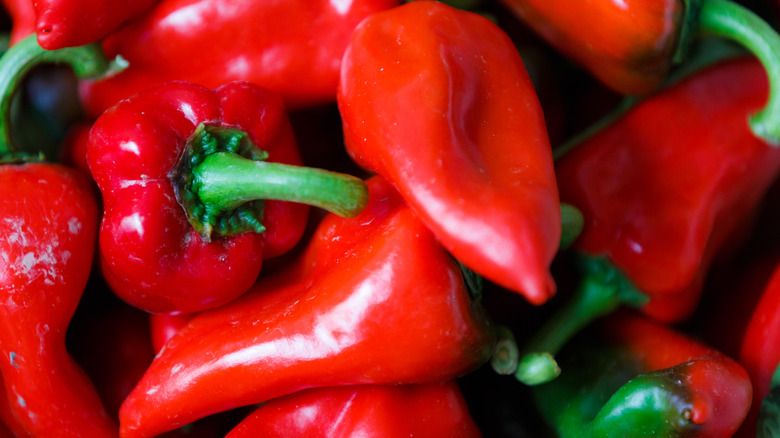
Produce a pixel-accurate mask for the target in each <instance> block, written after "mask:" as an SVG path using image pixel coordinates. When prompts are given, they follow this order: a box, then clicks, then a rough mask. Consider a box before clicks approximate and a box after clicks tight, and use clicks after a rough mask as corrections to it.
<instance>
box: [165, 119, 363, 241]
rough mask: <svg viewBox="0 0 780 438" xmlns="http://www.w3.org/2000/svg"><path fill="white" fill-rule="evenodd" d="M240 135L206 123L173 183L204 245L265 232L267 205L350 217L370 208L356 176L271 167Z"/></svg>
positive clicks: (280, 165)
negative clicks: (294, 205)
mask: <svg viewBox="0 0 780 438" xmlns="http://www.w3.org/2000/svg"><path fill="white" fill-rule="evenodd" d="M267 156H268V154H267V153H265V152H264V151H261V150H259V149H257V147H256V146H255V145H254V144H253V143H252V141H251V140H250V139H249V136H248V135H247V134H246V133H245V132H243V131H241V130H238V129H232V128H224V127H219V126H213V125H207V124H204V123H201V124H200V125H199V126H198V127H197V129H196V130H195V133H194V134H193V135H192V136H191V137H190V140H189V141H188V143H187V146H186V148H185V152H184V154H183V155H182V158H181V160H180V162H179V165H178V166H176V167H175V168H174V169H173V171H172V172H171V174H170V175H169V177H170V178H171V180H172V181H173V183H174V187H175V189H176V197H177V199H178V201H179V203H180V204H181V205H182V207H184V210H185V212H186V213H187V217H188V219H189V221H190V224H191V225H192V226H193V227H194V228H195V230H197V231H198V233H199V234H200V235H201V237H202V238H203V239H204V241H206V242H208V241H210V240H211V235H212V233H217V234H218V235H220V236H229V235H235V234H240V233H245V232H258V233H259V232H263V231H264V230H265V227H263V225H262V223H261V219H262V206H263V204H262V201H263V200H276V201H288V202H297V203H302V204H308V205H311V206H315V207H319V208H323V209H325V210H327V211H329V212H331V213H334V214H337V215H339V216H344V217H354V216H357V215H358V214H359V213H360V212H361V211H363V208H365V206H366V204H368V187H367V186H366V183H365V182H364V181H363V180H362V179H360V178H357V177H355V176H352V175H347V174H342V173H336V172H331V171H328V170H323V169H316V168H311V167H304V166H295V165H289V164H283V163H272V162H268V161H265V160H266V159H267Z"/></svg>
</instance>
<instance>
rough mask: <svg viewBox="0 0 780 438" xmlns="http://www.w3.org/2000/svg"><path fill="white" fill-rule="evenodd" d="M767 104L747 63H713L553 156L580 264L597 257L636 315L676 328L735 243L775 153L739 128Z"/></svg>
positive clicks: (778, 161) (753, 64)
mask: <svg viewBox="0 0 780 438" xmlns="http://www.w3.org/2000/svg"><path fill="white" fill-rule="evenodd" d="M766 98H767V82H766V76H765V74H764V71H763V69H762V67H761V65H760V64H759V63H758V62H757V61H756V60H754V59H752V58H740V59H737V60H732V61H726V62H722V63H720V64H718V65H716V66H713V67H710V68H708V69H706V70H704V71H701V72H698V73H697V74H695V75H693V76H691V77H689V78H687V79H685V80H684V81H682V82H680V83H679V84H677V85H675V86H673V87H671V88H668V89H666V90H665V91H663V92H661V93H658V94H656V95H654V96H652V97H650V98H648V99H646V100H644V101H643V102H641V103H640V104H638V105H637V106H635V107H634V108H632V109H631V110H630V111H629V112H628V113H626V114H625V115H623V116H622V117H621V118H620V119H618V120H616V121H615V122H614V123H613V124H611V125H610V126H608V127H606V128H605V129H603V130H602V131H600V132H598V133H597V134H596V135H594V136H593V137H591V138H589V139H587V140H586V141H584V142H583V143H582V144H579V145H578V146H577V147H576V148H574V149H573V150H571V151H570V152H568V153H567V154H566V155H564V156H563V157H562V158H561V159H560V160H559V161H558V162H557V166H556V171H557V174H558V184H559V189H560V193H561V199H562V200H563V201H564V202H568V203H570V204H572V205H574V206H576V207H577V208H579V209H580V210H581V211H582V213H583V216H584V217H585V227H584V229H583V232H582V234H581V236H580V238H579V239H578V241H577V242H576V246H577V248H578V249H579V250H581V251H582V252H584V253H586V254H588V255H593V256H605V257H607V258H608V259H609V260H610V261H611V262H612V263H613V264H614V266H615V267H617V268H618V269H619V270H621V271H622V272H623V273H625V274H626V276H627V277H628V278H629V279H630V280H631V281H632V282H633V283H634V285H635V286H636V287H637V288H638V289H639V290H641V291H642V292H644V293H646V294H647V295H649V297H650V302H649V303H648V304H646V305H645V306H643V308H642V309H643V311H644V312H646V313H647V314H648V315H651V316H653V317H654V318H657V319H660V320H663V321H681V320H683V319H685V318H687V317H688V316H690V314H691V313H692V312H693V310H694V309H695V308H696V305H697V304H698V302H699V297H700V295H701V286H702V281H703V280H704V276H705V274H706V272H707V269H708V268H709V266H710V264H711V263H712V262H713V260H714V259H715V258H716V257H717V255H718V253H719V252H720V251H724V250H726V249H727V248H728V247H729V245H731V244H733V243H734V242H735V239H737V238H739V237H740V234H744V233H742V232H741V231H740V230H742V229H744V228H742V227H744V226H745V225H746V224H748V221H749V220H750V219H751V217H752V214H753V212H754V211H755V208H756V206H757V205H758V203H759V201H760V200H761V197H762V195H763V194H764V193H765V192H766V190H767V189H768V187H769V186H770V184H771V183H772V181H774V180H775V178H777V175H778V172H780V148H775V147H771V146H769V145H768V144H766V143H765V142H764V141H762V140H760V139H758V138H757V137H755V136H754V135H753V133H752V132H751V131H750V129H749V127H748V123H747V120H748V117H749V115H750V114H752V113H753V111H754V110H755V109H756V108H759V107H760V106H761V105H763V104H764V102H765V101H766Z"/></svg>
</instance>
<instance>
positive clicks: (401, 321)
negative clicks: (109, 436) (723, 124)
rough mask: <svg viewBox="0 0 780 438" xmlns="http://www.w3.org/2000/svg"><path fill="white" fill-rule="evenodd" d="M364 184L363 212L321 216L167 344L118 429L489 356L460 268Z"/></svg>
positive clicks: (151, 427) (391, 199) (429, 375)
mask: <svg viewBox="0 0 780 438" xmlns="http://www.w3.org/2000/svg"><path fill="white" fill-rule="evenodd" d="M368 185H369V189H370V199H371V201H370V203H369V205H368V206H367V207H366V209H365V210H364V211H363V213H362V214H361V215H360V216H358V217H356V218H353V219H344V218H341V217H337V216H335V215H329V216H327V217H326V218H325V219H324V220H323V222H321V223H320V225H319V227H318V229H317V231H316V232H315V235H314V236H313V237H312V239H311V241H310V243H309V245H308V246H307V247H306V250H305V251H304V253H303V254H302V255H301V256H300V257H299V258H298V259H297V260H296V261H295V262H294V263H293V264H292V265H290V266H288V267H286V268H285V269H282V270H279V271H276V272H274V273H272V274H270V275H268V276H265V277H263V278H261V279H260V280H259V281H258V282H257V283H256V284H255V285H254V286H253V288H252V290H251V291H250V292H248V293H247V294H245V295H244V296H243V297H241V298H239V299H238V300H236V301H235V302H233V303H230V304H228V305H226V306H223V307H221V308H218V309H213V310H208V311H204V312H201V313H199V314H198V315H196V316H195V317H194V318H193V319H192V320H191V321H190V322H189V324H188V325H187V326H185V327H183V328H182V329H180V330H179V331H178V332H177V333H176V334H175V335H174V336H173V337H172V338H171V339H170V340H169V341H168V343H167V344H165V347H164V348H163V349H162V351H160V353H159V354H158V355H157V357H156V358H155V360H154V362H152V364H151V366H150V367H149V369H148V370H147V372H146V374H145V375H144V377H143V378H142V379H141V381H140V382H139V383H138V385H137V386H136V387H135V388H134V389H133V392H132V393H131V394H130V395H129V396H128V397H127V399H126V400H125V402H124V403H123V405H122V407H121V409H120V413H119V418H120V430H121V433H122V436H124V437H127V438H130V437H150V436H155V435H157V434H159V433H161V432H164V431H166V430H171V429H174V428H176V427H179V426H182V425H184V424H187V423H190V422H192V421H194V420H197V419H199V418H202V417H205V416H207V415H210V414H213V413H216V412H222V411H225V410H228V409H232V408H235V407H239V406H248V405H252V404H255V403H260V402H265V401H268V400H270V399H273V398H276V397H280V396H284V395H288V394H292V393H294V392H297V391H300V390H303V389H307V388H315V387H326V386H345V385H358V384H360V385H362V384H378V385H380V384H381V385H396V384H416V383H435V382H444V381H448V380H451V379H453V378H456V377H459V376H462V375H464V374H466V373H468V372H471V371H473V370H474V369H476V368H477V367H479V366H480V365H482V364H483V363H485V362H486V361H487V360H488V359H489V357H490V355H491V354H492V351H493V334H492V328H491V325H490V323H489V321H488V320H487V318H486V316H485V314H484V313H483V310H482V308H481V306H480V305H479V303H477V302H474V301H472V300H471V298H470V296H469V291H468V289H467V286H466V284H465V282H464V278H463V274H462V272H461V269H460V268H459V266H458V265H457V263H456V262H455V261H454V260H452V258H451V257H450V256H449V255H448V254H447V253H446V251H444V249H443V248H442V247H441V246H440V245H439V244H438V242H437V241H436V239H435V238H434V237H433V235H432V234H431V233H430V231H428V229H427V228H426V227H425V225H424V224H423V223H422V222H420V220H419V219H418V218H417V217H416V216H415V215H414V213H413V212H412V211H411V210H410V209H409V208H408V207H407V206H405V205H404V204H403V203H402V201H401V200H400V198H399V197H398V195H397V194H396V193H394V190H393V189H392V187H390V186H389V185H388V184H387V182H385V181H383V180H382V179H381V177H375V178H372V179H371V180H369V181H368Z"/></svg>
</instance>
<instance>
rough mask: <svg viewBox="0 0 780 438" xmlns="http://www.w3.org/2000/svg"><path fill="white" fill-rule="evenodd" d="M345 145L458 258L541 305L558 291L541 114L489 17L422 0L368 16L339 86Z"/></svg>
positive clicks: (552, 186)
mask: <svg viewBox="0 0 780 438" xmlns="http://www.w3.org/2000/svg"><path fill="white" fill-rule="evenodd" d="M338 105H339V110H340V112H341V114H342V118H343V124H344V135H345V142H346V146H347V149H348V151H349V153H350V155H351V156H352V157H353V158H354V159H355V161H356V162H357V163H358V164H360V165H361V166H363V167H365V168H367V169H370V170H372V171H374V172H376V173H379V174H380V175H383V176H384V177H385V178H387V179H388V180H389V181H390V182H391V183H392V184H393V185H394V186H395V187H396V188H397V189H398V190H399V192H400V193H401V194H402V196H403V197H404V199H405V201H406V202H407V203H408V204H409V205H410V207H411V208H412V209H413V210H414V211H415V213H417V214H418V215H419V216H420V217H421V218H422V219H423V221H424V222H425V223H426V224H427V225H428V227H429V228H430V229H431V230H432V231H433V233H434V234H435V235H436V238H437V239H439V241H440V242H441V243H442V244H443V245H444V246H445V247H446V248H447V250H449V251H450V252H451V253H452V254H453V255H454V256H455V257H456V258H457V259H458V260H460V261H461V262H462V263H464V264H465V265H466V266H468V267H469V268H471V269H472V270H474V271H476V272H477V273H479V274H482V275H483V276H485V277H486V278H488V279H489V280H491V281H493V282H495V283H497V284H499V285H501V286H503V287H505V288H508V289H510V290H513V291H517V292H519V293H522V294H523V295H524V296H525V297H526V298H527V299H528V300H529V301H530V302H532V303H534V304H541V303H544V302H545V301H546V300H547V299H548V298H549V297H550V296H552V295H553V294H554V293H555V283H554V281H553V278H552V276H551V275H550V273H549V265H550V263H551V261H552V259H553V257H554V256H555V253H556V252H557V250H558V245H559V241H560V233H561V214H560V205H559V202H558V192H557V188H556V182H555V174H554V170H553V163H552V153H551V150H550V143H549V139H548V137H547V131H546V129H545V124H544V116H543V114H542V109H541V107H540V105H539V101H538V99H537V97H536V93H535V91H534V88H533V84H532V83H531V81H530V79H529V77H528V74H527V72H526V70H525V67H524V66H523V62H522V60H521V59H520V56H519V55H518V53H517V49H516V48H515V46H514V45H513V44H512V42H511V41H510V39H509V38H508V37H507V36H506V34H505V33H504V32H503V31H502V30H501V29H500V28H498V27H497V26H496V25H494V24H493V23H492V22H490V21H489V20H487V19H486V18H484V17H482V16H480V15H477V14H473V13H470V12H465V11H462V10H458V9H455V8H452V7H449V6H446V5H444V4H441V3H437V2H428V1H416V2H412V3H408V4H405V5H403V6H400V7H397V8H394V9H392V10H390V11H385V12H381V13H377V14H375V15H373V16H372V17H370V18H368V19H366V20H365V21H363V22H362V23H361V24H360V25H359V26H358V28H357V29H356V30H355V33H354V34H353V36H352V40H351V42H350V44H349V47H348V48H347V52H346V54H345V56H344V61H343V68H342V74H341V82H340V88H339V95H338Z"/></svg>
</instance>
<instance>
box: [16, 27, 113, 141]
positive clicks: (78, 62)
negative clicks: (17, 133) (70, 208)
mask: <svg viewBox="0 0 780 438" xmlns="http://www.w3.org/2000/svg"><path fill="white" fill-rule="evenodd" d="M42 64H67V65H69V66H70V67H71V68H72V69H73V71H74V73H75V74H76V76H77V77H79V78H94V77H99V76H101V75H103V74H105V73H106V72H107V71H108V70H109V67H110V63H109V62H108V60H107V59H106V57H105V55H104V53H103V50H102V49H101V47H100V44H98V43H94V44H89V45H86V46H80V47H69V48H65V49H60V50H44V49H43V48H41V46H39V45H38V41H37V40H36V39H35V35H30V36H28V37H27V38H25V39H23V40H21V41H19V42H18V43H17V44H16V45H14V46H12V47H11V48H10V49H8V51H6V52H5V53H4V54H3V56H2V58H0V98H2V103H0V105H2V106H0V111H2V116H0V155H2V156H11V155H14V154H16V153H17V152H19V151H18V150H17V149H16V147H15V146H14V145H13V140H12V139H11V102H12V100H13V96H14V94H15V93H16V90H17V89H18V88H19V85H20V84H21V82H22V81H23V80H24V78H25V76H26V75H27V73H29V72H30V70H32V69H33V68H34V67H36V66H38V65H42Z"/></svg>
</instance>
